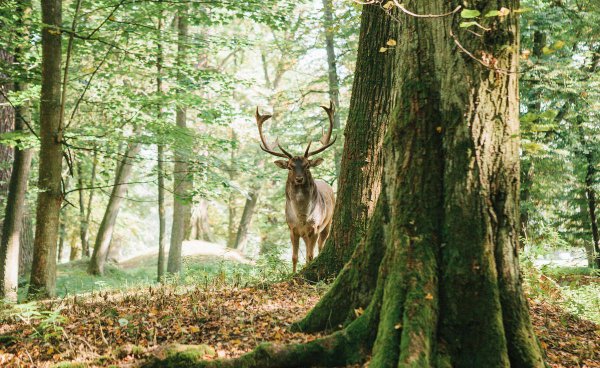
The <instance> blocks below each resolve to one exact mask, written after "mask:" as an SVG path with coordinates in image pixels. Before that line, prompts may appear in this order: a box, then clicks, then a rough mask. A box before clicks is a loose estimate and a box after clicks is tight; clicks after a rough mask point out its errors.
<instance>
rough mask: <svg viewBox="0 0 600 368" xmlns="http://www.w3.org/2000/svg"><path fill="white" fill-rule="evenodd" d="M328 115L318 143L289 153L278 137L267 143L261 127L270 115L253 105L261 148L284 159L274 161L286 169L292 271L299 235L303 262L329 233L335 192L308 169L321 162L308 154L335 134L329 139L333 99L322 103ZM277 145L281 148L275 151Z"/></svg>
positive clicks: (296, 261)
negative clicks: (299, 152)
mask: <svg viewBox="0 0 600 368" xmlns="http://www.w3.org/2000/svg"><path fill="white" fill-rule="evenodd" d="M321 107H322V108H323V109H324V110H325V112H327V116H328V117H329V129H328V130H327V133H325V132H323V135H322V137H321V140H320V142H321V145H322V146H321V147H320V148H318V149H316V150H314V151H311V150H310V145H311V141H309V142H308V146H307V147H306V150H305V151H304V155H302V156H292V154H290V153H289V152H288V151H286V150H285V149H284V148H283V147H282V146H281V145H280V144H279V141H278V139H277V140H275V142H274V143H273V144H272V145H270V144H268V143H267V140H266V139H265V136H264V134H263V131H262V127H263V124H264V122H265V121H267V120H268V119H269V118H270V117H271V115H261V114H260V113H259V112H258V107H257V108H256V124H257V125H258V134H259V135H260V140H261V142H262V144H261V145H260V148H261V149H262V150H263V151H265V152H267V153H269V154H271V155H273V156H277V157H282V158H285V159H286V160H276V161H275V165H276V166H277V167H279V168H281V169H285V170H288V177H287V182H286V184H285V218H286V221H287V224H288V227H289V228H290V238H291V240H292V263H293V267H294V273H295V272H296V264H297V263H298V248H299V246H300V238H302V239H303V240H304V244H305V245H306V263H308V262H310V261H312V259H313V257H314V248H315V244H316V243H317V242H318V244H319V253H320V252H321V249H323V244H325V240H327V237H329V230H330V229H331V219H332V218H333V207H334V205H335V196H334V194H333V189H332V188H331V186H330V185H329V184H327V183H326V182H325V181H323V180H319V179H317V180H315V179H313V176H312V174H311V172H310V168H311V167H316V166H319V165H320V164H322V163H323V159H322V158H317V159H314V160H311V159H309V157H311V156H313V155H316V154H317V153H321V152H323V151H325V150H326V149H327V148H329V147H331V146H332V145H333V144H334V143H335V140H336V138H337V137H334V138H333V140H332V139H331V132H332V129H333V116H334V113H335V106H334V105H333V102H330V103H329V107H326V106H321ZM275 147H278V148H279V150H280V151H281V152H277V151H275Z"/></svg>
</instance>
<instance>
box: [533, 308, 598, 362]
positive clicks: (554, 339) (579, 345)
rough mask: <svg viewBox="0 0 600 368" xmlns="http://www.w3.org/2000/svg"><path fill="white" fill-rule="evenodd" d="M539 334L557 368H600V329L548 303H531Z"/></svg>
mask: <svg viewBox="0 0 600 368" xmlns="http://www.w3.org/2000/svg"><path fill="white" fill-rule="evenodd" d="M529 307H530V314H531V319H532V322H533V327H534V329H535V333H536V335H537V336H538V339H539V340H540V343H541V344H542V347H543V348H544V350H546V355H547V362H548V363H549V365H550V366H551V367H553V368H559V367H561V368H562V367H582V368H584V367H589V368H591V367H600V326H598V325H596V324H594V323H592V322H590V321H586V320H581V319H579V318H577V317H576V316H573V315H571V314H567V313H565V312H564V311H563V310H561V309H560V308H558V307H557V306H555V305H552V304H550V303H549V302H547V301H534V300H530V303H529Z"/></svg>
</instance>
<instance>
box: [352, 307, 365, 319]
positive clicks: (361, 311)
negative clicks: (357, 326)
mask: <svg viewBox="0 0 600 368" xmlns="http://www.w3.org/2000/svg"><path fill="white" fill-rule="evenodd" d="M364 312H365V311H364V309H362V308H360V307H359V308H356V309H355V310H354V314H356V316H357V317H360V316H361V315H362V314H363V313H364Z"/></svg>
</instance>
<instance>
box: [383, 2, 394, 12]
mask: <svg viewBox="0 0 600 368" xmlns="http://www.w3.org/2000/svg"><path fill="white" fill-rule="evenodd" d="M393 7H394V2H393V1H388V2H387V3H385V4H384V5H383V8H384V9H385V10H390V9H391V8H393Z"/></svg>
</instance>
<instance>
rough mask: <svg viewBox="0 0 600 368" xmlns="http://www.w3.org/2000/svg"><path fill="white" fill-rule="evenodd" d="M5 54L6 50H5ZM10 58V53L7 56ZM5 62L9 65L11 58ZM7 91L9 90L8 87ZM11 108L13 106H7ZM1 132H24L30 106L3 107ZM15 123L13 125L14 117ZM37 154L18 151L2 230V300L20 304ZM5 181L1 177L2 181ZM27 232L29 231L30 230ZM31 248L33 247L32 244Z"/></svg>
mask: <svg viewBox="0 0 600 368" xmlns="http://www.w3.org/2000/svg"><path fill="white" fill-rule="evenodd" d="M30 7H31V4H29V3H27V2H22V3H20V4H19V5H18V6H17V9H16V12H17V14H18V16H19V18H20V20H19V23H20V26H24V19H23V18H24V13H25V11H26V9H25V8H30ZM18 32H19V35H18V36H19V38H20V40H19V42H20V41H21V39H28V36H27V35H26V34H25V32H23V31H21V30H19V31H18ZM2 52H3V51H2ZM21 54H22V49H21V48H20V47H16V48H15V50H14V58H13V61H14V64H15V65H17V63H18V62H19V59H20V56H21ZM7 55H8V54H7ZM3 59H4V60H5V61H7V62H9V61H10V60H9V59H10V58H7V57H4V55H3ZM13 87H14V89H15V91H17V92H19V91H24V90H25V85H24V84H23V83H21V82H15V83H14V85H13ZM0 88H3V92H6V90H7V89H5V88H4V86H0ZM0 102H6V101H3V96H0ZM6 105H9V104H6ZM0 110H1V111H0V125H1V126H2V127H0V128H1V129H0V133H1V132H2V130H3V129H4V128H6V127H7V126H8V125H14V131H15V132H24V131H25V124H24V119H27V120H30V119H31V114H30V106H29V104H28V103H24V104H23V105H21V106H18V107H16V108H15V109H14V111H9V110H13V109H12V106H2V107H0ZM11 117H12V118H13V120H14V121H13V122H10V121H9V120H10V118H11ZM32 156H33V151H32V150H31V149H20V148H16V149H15V150H14V160H13V163H12V170H11V175H10V182H9V185H8V193H7V196H6V207H5V211H4V219H3V220H4V221H3V222H2V221H0V222H1V223H2V226H1V229H0V299H6V300H10V301H13V302H16V301H17V289H18V281H19V275H20V273H19V271H20V270H19V266H20V265H21V262H20V260H21V253H20V250H21V247H22V245H23V242H22V239H23V236H22V235H23V231H22V229H23V224H26V220H27V219H26V218H25V217H26V216H25V215H26V209H27V196H26V192H27V183H28V179H29V169H30V167H31V158H32ZM3 163H4V159H0V165H2V164H3ZM1 180H2V179H1V178H0V181H1ZM26 230H27V229H26ZM28 245H29V244H28Z"/></svg>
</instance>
